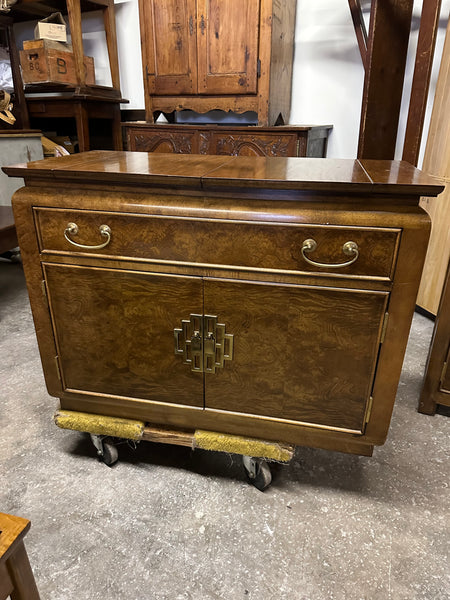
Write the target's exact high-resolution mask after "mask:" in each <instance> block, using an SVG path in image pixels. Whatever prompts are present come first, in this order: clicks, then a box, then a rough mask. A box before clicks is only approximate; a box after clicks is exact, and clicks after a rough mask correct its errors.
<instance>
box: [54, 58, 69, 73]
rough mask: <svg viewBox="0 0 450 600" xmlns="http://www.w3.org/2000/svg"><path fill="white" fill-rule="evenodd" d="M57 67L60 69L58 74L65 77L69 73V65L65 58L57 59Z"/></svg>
mask: <svg viewBox="0 0 450 600" xmlns="http://www.w3.org/2000/svg"><path fill="white" fill-rule="evenodd" d="M56 66H57V67H58V73H60V74H61V75H65V74H66V73H67V64H66V61H65V60H64V59H63V58H57V59H56Z"/></svg>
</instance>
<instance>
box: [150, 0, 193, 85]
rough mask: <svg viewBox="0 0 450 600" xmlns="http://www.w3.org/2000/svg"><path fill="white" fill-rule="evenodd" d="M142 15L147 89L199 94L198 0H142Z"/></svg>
mask: <svg viewBox="0 0 450 600" xmlns="http://www.w3.org/2000/svg"><path fill="white" fill-rule="evenodd" d="M140 18H141V36H142V43H143V47H144V52H143V55H144V63H145V62H146V64H144V65H143V68H144V77H145V78H146V79H147V92H148V93H149V94H154V95H162V96H164V95H177V94H196V93H197V49H196V29H195V23H196V17H195V0H140Z"/></svg>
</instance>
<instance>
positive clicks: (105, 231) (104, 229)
mask: <svg viewBox="0 0 450 600" xmlns="http://www.w3.org/2000/svg"><path fill="white" fill-rule="evenodd" d="M99 231H100V235H101V236H102V237H105V238H106V242H103V244H98V246H86V245H85V244H78V242H74V241H73V240H71V239H70V237H69V235H77V233H78V225H77V224H76V223H68V224H67V227H66V228H65V229H64V237H65V238H66V240H67V241H68V242H70V243H71V244H73V245H74V246H77V248H85V249H86V250H100V249H101V248H104V247H105V246H107V245H108V244H109V242H110V241H111V228H110V227H108V225H100V227H99Z"/></svg>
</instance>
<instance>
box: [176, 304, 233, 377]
mask: <svg viewBox="0 0 450 600" xmlns="http://www.w3.org/2000/svg"><path fill="white" fill-rule="evenodd" d="M173 331H174V338H175V354H176V355H181V356H183V362H184V363H185V364H187V365H190V366H191V371H194V372H197V373H215V372H216V369H217V368H222V367H223V365H224V362H225V361H226V360H232V358H233V335H232V334H230V333H225V325H224V324H223V323H218V322H217V317H216V316H215V315H198V314H191V315H190V318H189V319H183V320H182V321H181V328H176V329H174V330H173Z"/></svg>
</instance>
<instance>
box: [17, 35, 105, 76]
mask: <svg viewBox="0 0 450 600" xmlns="http://www.w3.org/2000/svg"><path fill="white" fill-rule="evenodd" d="M34 46H35V47H34V48H27V49H25V50H21V51H20V64H21V67H22V78H23V82H24V83H68V84H73V85H76V83H77V78H76V74H75V60H74V57H73V54H72V52H69V51H67V50H65V49H64V48H54V47H52V44H48V43H46V40H36V41H35V43H34ZM84 68H85V73H86V83H87V85H94V84H95V70H94V59H93V58H92V57H91V56H85V57H84Z"/></svg>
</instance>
